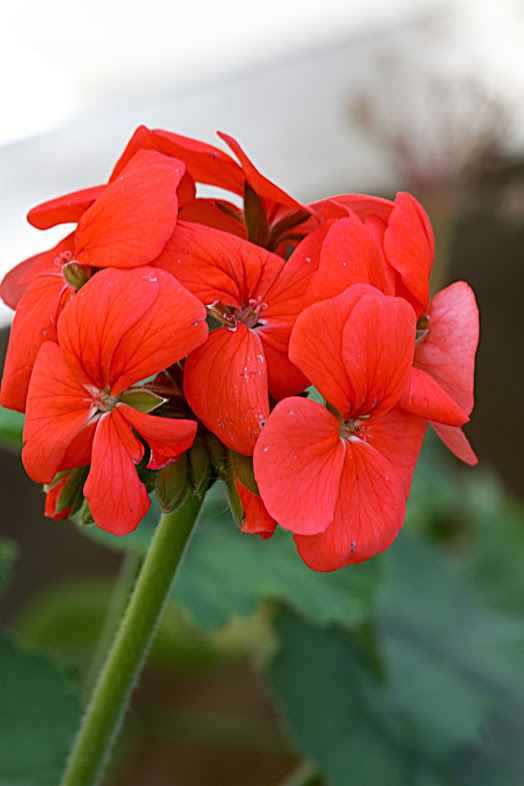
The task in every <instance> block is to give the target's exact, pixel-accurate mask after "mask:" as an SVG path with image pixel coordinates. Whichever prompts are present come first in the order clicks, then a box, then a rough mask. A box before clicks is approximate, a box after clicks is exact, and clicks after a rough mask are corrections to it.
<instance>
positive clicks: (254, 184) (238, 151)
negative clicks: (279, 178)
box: [217, 131, 307, 209]
mask: <svg viewBox="0 0 524 786" xmlns="http://www.w3.org/2000/svg"><path fill="white" fill-rule="evenodd" d="M217 133H218V136H219V137H220V139H223V140H224V142H225V143H226V145H227V146H228V147H229V148H230V149H231V150H232V151H233V153H234V154H235V155H236V157H237V158H238V160H239V161H240V164H241V166H242V169H243V171H244V174H245V176H246V180H247V182H248V183H249V185H250V186H251V188H252V189H253V190H254V191H256V193H257V194H258V196H259V197H263V198H265V199H269V200H271V201H272V202H276V203H277V204H278V205H287V206H289V207H294V208H298V209H302V205H301V204H300V202H297V201H296V200H295V199H293V197H290V196H289V194H286V192H285V191H282V189H281V188H279V187H278V186H276V185H275V184H274V183H272V182H271V181H270V180H268V179H267V177H264V175H261V174H260V172H259V171H258V169H257V168H256V167H255V166H254V165H253V163H252V162H251V161H250V160H249V158H248V157H247V156H246V154H245V153H244V151H243V150H242V148H241V147H240V145H239V144H238V142H237V141H236V140H235V139H233V137H231V136H229V135H228V134H224V133H223V132H222V131H218V132H217ZM242 187H243V184H242ZM306 209H307V208H306Z"/></svg>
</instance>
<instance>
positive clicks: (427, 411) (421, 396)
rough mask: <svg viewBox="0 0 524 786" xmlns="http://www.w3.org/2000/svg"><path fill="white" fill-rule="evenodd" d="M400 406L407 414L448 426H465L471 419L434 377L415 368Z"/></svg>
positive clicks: (410, 373)
mask: <svg viewBox="0 0 524 786" xmlns="http://www.w3.org/2000/svg"><path fill="white" fill-rule="evenodd" d="M398 406H399V407H400V408H401V409H404V410H406V412H411V413H412V414H413V415H418V416H419V417H421V418H426V420H434V421H437V422H438V423H443V424H444V425H447V426H463V425H464V423H467V422H468V420H469V417H468V416H467V415H466V413H465V412H464V410H462V409H461V408H460V407H459V405H458V404H456V403H455V401H453V399H452V398H451V396H449V395H448V394H447V393H446V391H445V390H444V389H443V388H441V387H440V385H439V384H438V383H437V382H435V380H434V379H433V377H430V376H429V374H426V372H425V371H422V370H421V369H420V368H415V367H413V368H412V369H411V370H410V372H409V377H408V379H407V382H406V386H405V387H404V390H403V392H402V395H401V397H400V399H399V401H398Z"/></svg>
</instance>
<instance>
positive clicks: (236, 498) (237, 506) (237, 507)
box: [226, 451, 244, 527]
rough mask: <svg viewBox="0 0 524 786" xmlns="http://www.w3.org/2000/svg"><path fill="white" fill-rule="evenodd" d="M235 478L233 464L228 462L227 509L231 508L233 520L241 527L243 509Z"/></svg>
mask: <svg viewBox="0 0 524 786" xmlns="http://www.w3.org/2000/svg"><path fill="white" fill-rule="evenodd" d="M231 452H232V451H231ZM235 477H236V475H235V469H234V467H233V462H232V461H228V463H227V476H226V485H227V491H228V495H229V507H230V508H231V513H232V515H233V518H234V519H235V521H236V523H237V524H238V526H239V527H241V526H242V524H243V523H244V508H243V507H242V502H241V501H240V495H239V493H238V491H237V487H236V484H235Z"/></svg>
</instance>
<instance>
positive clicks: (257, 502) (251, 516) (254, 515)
mask: <svg viewBox="0 0 524 786" xmlns="http://www.w3.org/2000/svg"><path fill="white" fill-rule="evenodd" d="M235 486H236V489H237V491H238V496H239V497H240V502H241V504H242V508H243V511H244V523H243V524H242V526H241V527H240V529H241V530H242V532H246V533H249V534H250V535H260V536H261V537H262V538H263V539H264V540H266V539H267V538H270V537H271V535H272V534H273V533H274V531H275V529H276V526H277V523H276V521H275V520H274V519H272V518H271V516H270V515H269V513H268V512H267V510H266V507H265V505H264V503H263V502H262V500H261V499H260V497H259V496H258V495H257V494H253V492H251V491H249V489H247V488H246V487H245V486H243V485H242V483H241V482H240V481H239V479H238V478H235Z"/></svg>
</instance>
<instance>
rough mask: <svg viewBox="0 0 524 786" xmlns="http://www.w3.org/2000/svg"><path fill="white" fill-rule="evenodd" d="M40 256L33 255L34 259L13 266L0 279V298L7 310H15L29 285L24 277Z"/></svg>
mask: <svg viewBox="0 0 524 786" xmlns="http://www.w3.org/2000/svg"><path fill="white" fill-rule="evenodd" d="M41 256H42V254H35V256H34V257H29V259H24V261H23V262H19V263H18V265H15V267H13V268H12V269H11V270H10V271H9V272H8V273H6V275H5V276H4V278H3V279H2V283H1V284H0V297H1V298H2V300H3V301H4V303H5V304H6V306H9V308H12V309H15V308H16V307H17V305H18V301H19V300H20V298H21V297H22V295H23V294H24V292H25V291H26V289H27V287H28V286H29V284H30V280H28V279H27V278H26V277H27V275H28V274H29V273H30V271H31V269H32V267H33V265H34V264H35V263H36V262H38V260H39V259H40V258H41Z"/></svg>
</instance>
